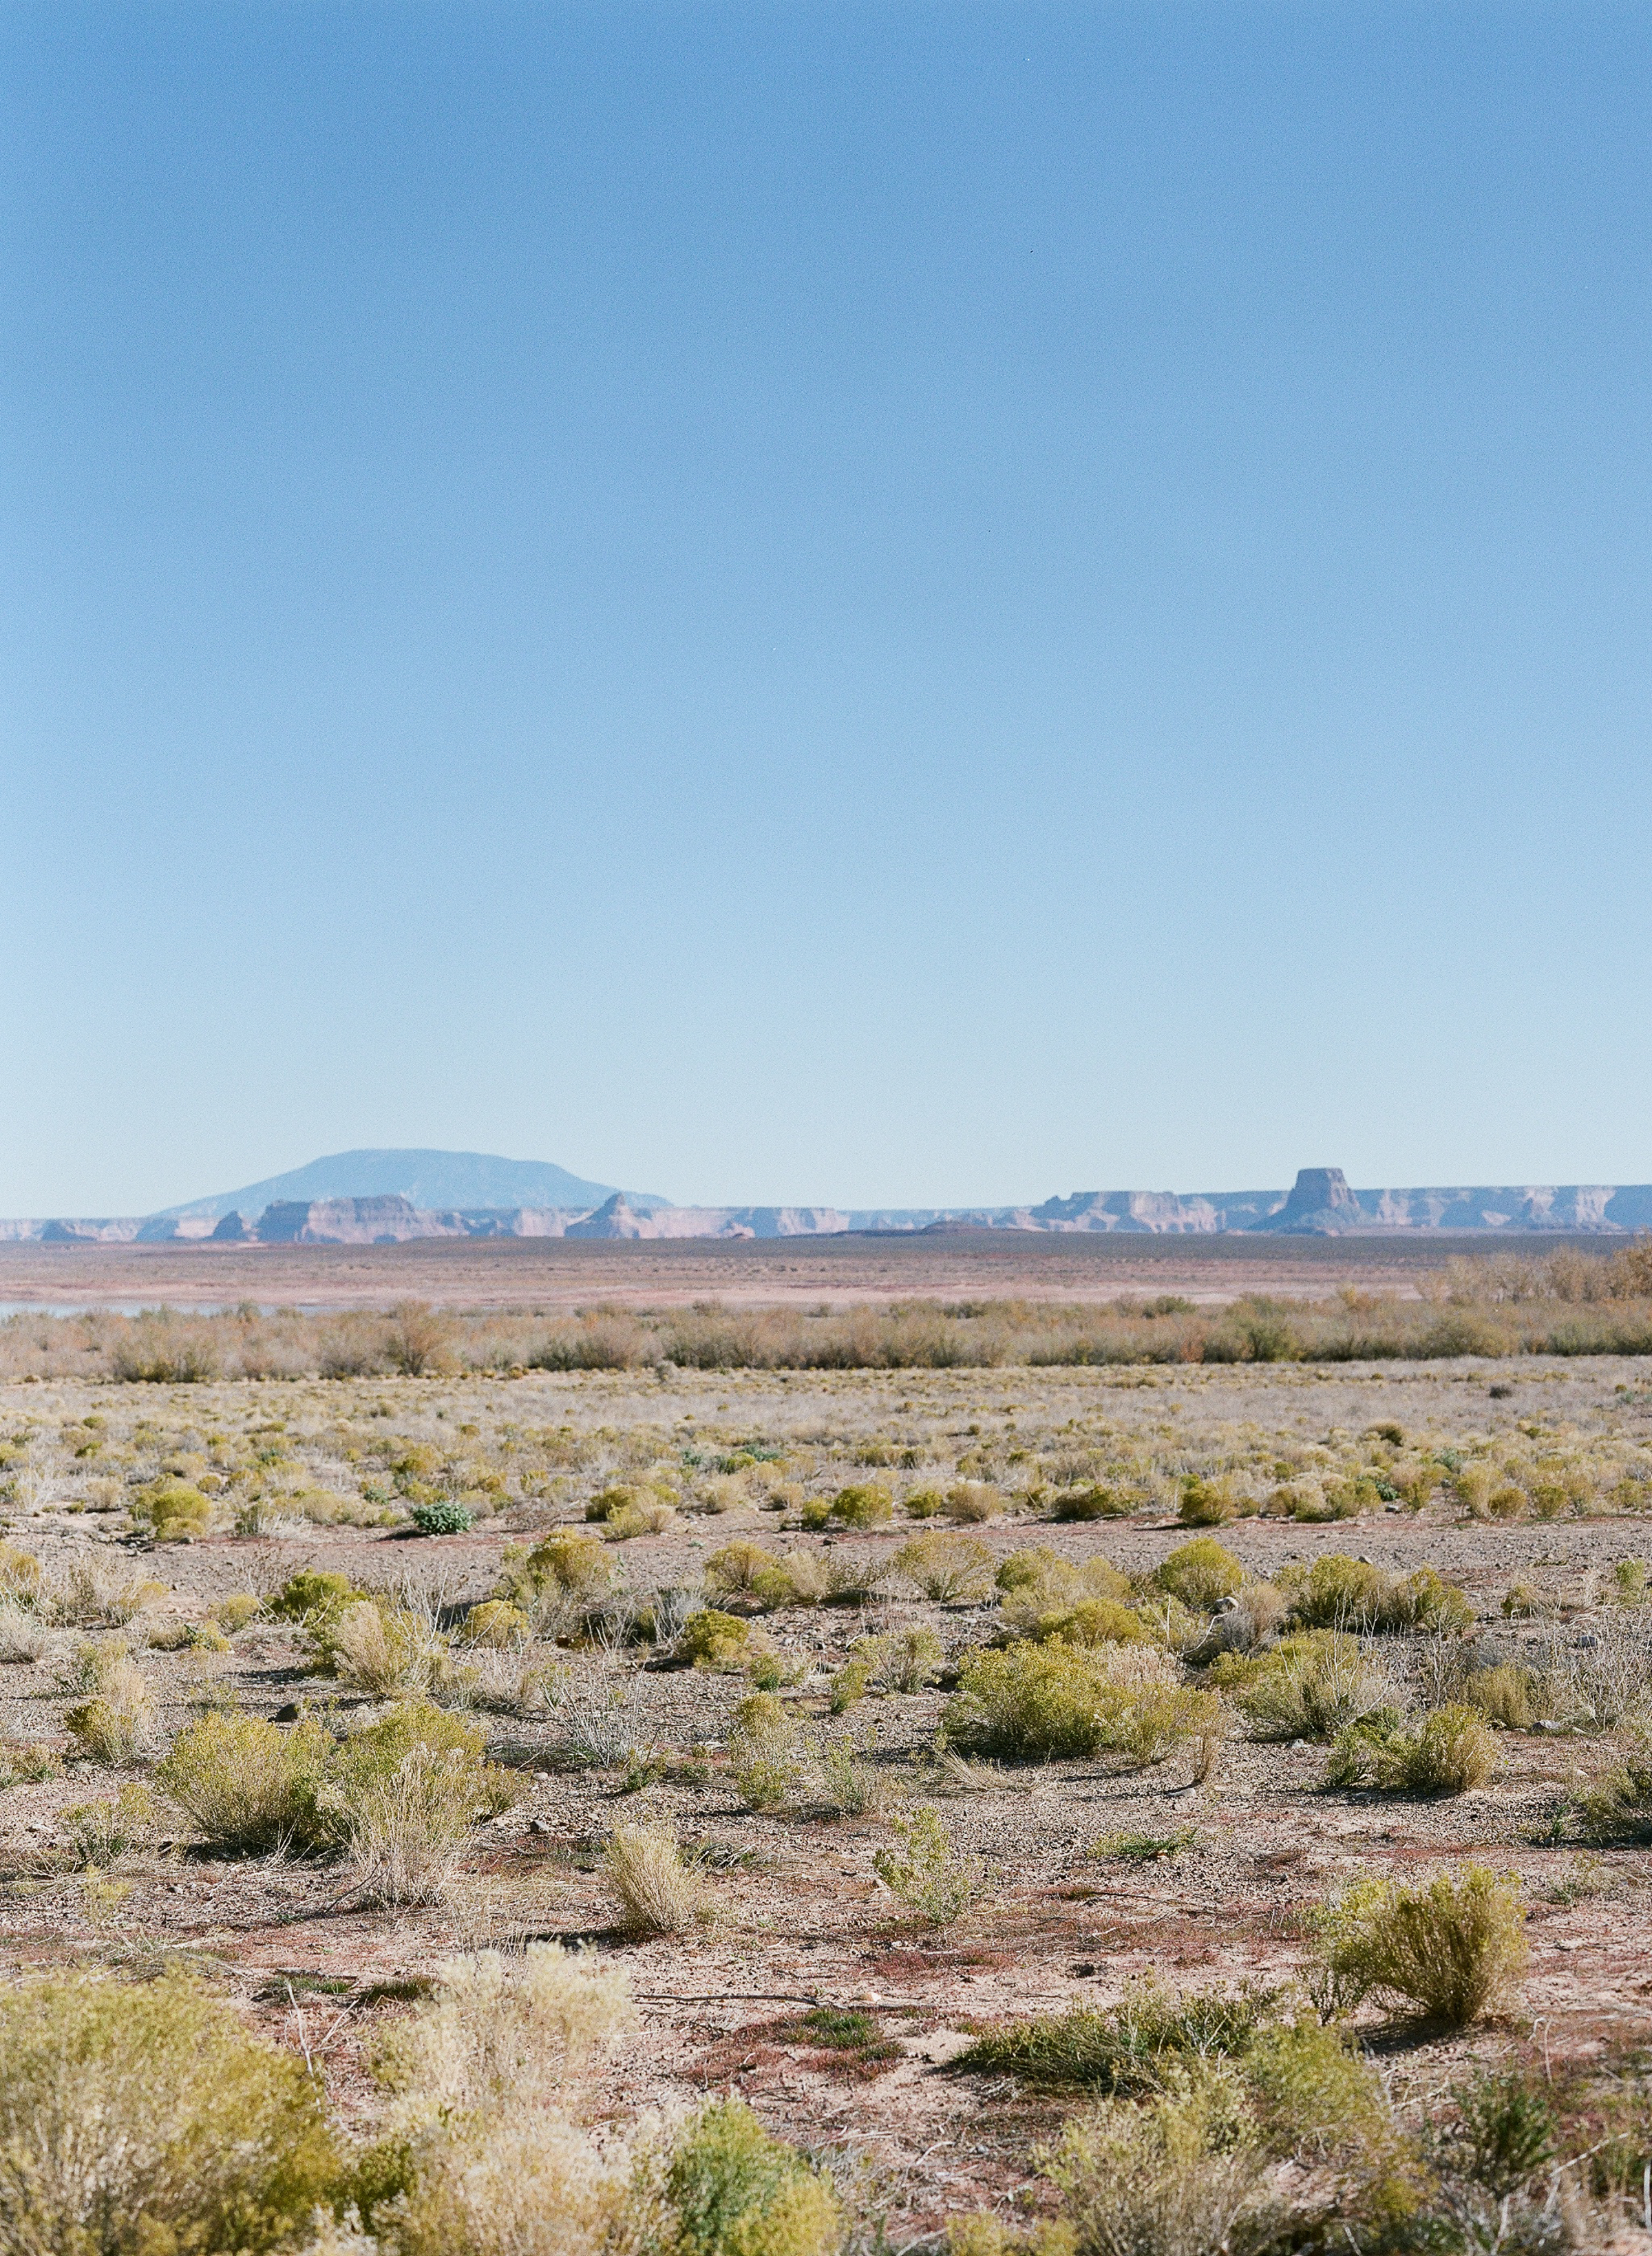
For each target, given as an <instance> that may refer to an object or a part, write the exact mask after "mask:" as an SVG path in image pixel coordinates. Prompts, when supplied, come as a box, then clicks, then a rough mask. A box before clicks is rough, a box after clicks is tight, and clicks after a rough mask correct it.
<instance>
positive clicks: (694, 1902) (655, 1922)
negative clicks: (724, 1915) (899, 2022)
mask: <svg viewBox="0 0 1652 2256" xmlns="http://www.w3.org/2000/svg"><path fill="white" fill-rule="evenodd" d="M602 1869H603V1871H604V1872H605V1873H606V1874H607V1876H608V1885H609V1886H611V1887H612V1888H613V1890H614V1893H615V1895H617V1896H618V1898H619V1900H620V1904H621V1908H622V1913H623V1914H624V1920H625V1924H626V1926H627V1927H628V1928H629V1929H630V1931H631V1932H632V1933H633V1934H635V1935H680V1934H682V1932H683V1931H684V1929H685V1928H690V1927H692V1926H693V1925H694V1924H695V1923H696V1921H699V1920H703V1919H705V1918H706V1917H707V1916H709V1914H710V1908H711V1907H710V1901H709V1899H708V1897H707V1894H706V1885H705V1882H704V1881H703V1880H702V1879H700V1877H699V1873H698V1872H694V1871H693V1870H692V1868H691V1867H690V1866H688V1865H685V1864H684V1862H683V1857H682V1851H681V1850H680V1849H679V1848H678V1845H677V1837H676V1835H675V1834H674V1833H673V1832H672V1831H671V1829H670V1828H669V1827H668V1826H664V1825H616V1826H615V1829H614V1830H613V1832H612V1833H611V1834H610V1835H609V1837H608V1845H607V1847H606V1848H605V1849H604V1851H603V1852H602Z"/></svg>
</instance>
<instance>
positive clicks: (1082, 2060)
mask: <svg viewBox="0 0 1652 2256" xmlns="http://www.w3.org/2000/svg"><path fill="white" fill-rule="evenodd" d="M1273 2006H1274V1995H1273V1992H1270V1991H1266V1990H1258V1989H1255V1988H1253V1987H1251V1986H1250V1985H1246V1986H1245V1987H1244V1988H1242V1989H1239V1990H1189V1991H1181V1992H1177V1991H1171V1990H1167V1989H1166V1988H1165V1987H1164V1986H1163V1984H1162V1983H1160V1982H1158V1981H1157V1980H1156V1979H1151V1978H1149V1979H1144V1980H1142V1981H1139V1982H1135V1983H1133V1984H1132V1985H1130V1987H1129V1988H1128V1990H1127V1991H1126V1992H1125V1995H1124V1998H1123V1999H1122V2001H1121V2003H1120V2004H1119V2005H1117V2006H1110V2007H1108V2008H1107V2010H1106V2011H1105V2012H1101V2013H1096V2012H1093V2011H1092V2010H1090V2009H1089V2008H1088V2007H1085V2006H1080V2007H1079V2008H1078V2009H1077V2010H1076V2011H1074V2012H1072V2013H1058V2014H1044V2015H1040V2016H1038V2017H1037V2018H1035V2019H1033V2020H1026V2021H1014V2022H1011V2023H1009V2026H1008V2027H1004V2028H1002V2029H1000V2030H997V2031H995V2033H994V2034H991V2035H989V2036H984V2037H978V2038H977V2039H976V2040H975V2041H974V2043H973V2044H971V2045H969V2046H967V2048H965V2049H964V2050H963V2051H962V2052H960V2053H959V2054H958V2055H957V2056H956V2057H955V2059H954V2060H953V2062H952V2067H953V2070H954V2071H955V2072H956V2073H958V2074H960V2075H965V2076H976V2075H980V2076H1015V2077H1016V2080H1017V2081H1018V2082H1020V2083H1026V2084H1030V2085H1031V2086H1032V2087H1033V2088H1034V2089H1035V2090H1041V2091H1093V2092H1098V2093H1104V2094H1107V2095H1114V2094H1119V2095H1124V2096H1138V2095H1140V2094H1141V2093H1142V2092H1148V2091H1154V2090H1158V2089H1159V2088H1160V2086H1161V2085H1162V2084H1163V2081H1164V2078H1165V2075H1166V2072H1167V2070H1168V2069H1170V2067H1172V2066H1173V2065H1174V2064H1175V2063H1176V2062H1188V2061H1193V2060H1204V2059H1215V2058H1222V2057H1226V2056H1227V2055H1233V2054H1244V2053H1246V2052H1248V2050H1249V2048H1250V2047H1251V2046H1252V2044H1253V2043H1254V2042H1255V2039H1256V2036H1257V2034H1258V2032H1259V2031H1260V2030H1261V2029H1262V2027H1263V2026H1264V2024H1265V2023H1266V2021H1267V2020H1268V2019H1269V2015H1270V2014H1271V2013H1272V2011H1273Z"/></svg>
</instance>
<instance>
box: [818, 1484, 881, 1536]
mask: <svg viewBox="0 0 1652 2256" xmlns="http://www.w3.org/2000/svg"><path fill="white" fill-rule="evenodd" d="M831 1517H832V1519H834V1520H835V1521H836V1522H837V1524H838V1526H840V1527H882V1526H887V1525H888V1523H889V1521H890V1520H891V1519H894V1517H895V1499H894V1498H893V1497H892V1496H891V1495H890V1494H889V1491H888V1489H886V1488H885V1487H883V1486H882V1483H881V1482H878V1481H861V1482H859V1483H857V1484H855V1485H854V1486H853V1487H850V1488H843V1489H840V1490H839V1491H838V1493H837V1495H836V1497H835V1498H833V1503H832V1511H831Z"/></svg>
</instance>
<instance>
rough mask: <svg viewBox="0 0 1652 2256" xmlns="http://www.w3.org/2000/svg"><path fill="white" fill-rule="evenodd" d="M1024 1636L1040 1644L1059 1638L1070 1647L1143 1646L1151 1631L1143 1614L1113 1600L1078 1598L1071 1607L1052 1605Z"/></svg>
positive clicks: (1027, 1628) (1036, 1618)
mask: <svg viewBox="0 0 1652 2256" xmlns="http://www.w3.org/2000/svg"><path fill="white" fill-rule="evenodd" d="M1025 1634H1026V1635H1027V1636H1028V1637H1030V1638H1031V1639H1034V1640H1035V1641H1036V1642H1037V1643H1040V1644H1047V1643H1048V1642H1049V1640H1050V1639H1051V1638H1060V1639H1063V1640H1064V1642H1065V1643H1066V1644H1068V1645H1084V1646H1097V1645H1142V1644H1144V1643H1146V1642H1147V1641H1148V1637H1149V1632H1148V1629H1147V1625H1146V1624H1145V1623H1144V1622H1143V1621H1142V1617H1141V1616H1140V1614H1137V1613H1133V1612H1132V1611H1131V1610H1130V1608H1129V1607H1128V1606H1121V1605H1120V1604H1118V1602H1117V1600H1116V1599H1114V1598H1079V1600H1077V1601H1076V1603H1075V1604H1072V1605H1070V1606H1051V1607H1049V1608H1047V1609H1046V1610H1045V1611H1044V1612H1043V1613H1041V1614H1038V1615H1037V1616H1036V1617H1035V1618H1034V1619H1033V1621H1032V1622H1031V1624H1030V1625H1025Z"/></svg>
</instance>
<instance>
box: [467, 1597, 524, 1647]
mask: <svg viewBox="0 0 1652 2256" xmlns="http://www.w3.org/2000/svg"><path fill="white" fill-rule="evenodd" d="M459 1635H460V1642H461V1643H462V1644H465V1645H470V1646H485V1647H488V1648H489V1649H492V1650H504V1649H508V1648H510V1647H511V1646H519V1645H522V1644H524V1642H525V1641H526V1639H527V1635H528V1617H527V1616H526V1614H524V1612H523V1611H522V1609H521V1607H520V1606H513V1605H512V1604H511V1603H510V1600H509V1599H508V1598H484V1599H483V1600H482V1604H480V1605H476V1606H472V1608H471V1609H470V1611H469V1612H468V1613H467V1615H466V1616H465V1618H464V1621H463V1624H462V1625H461V1626H460V1632H459Z"/></svg>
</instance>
